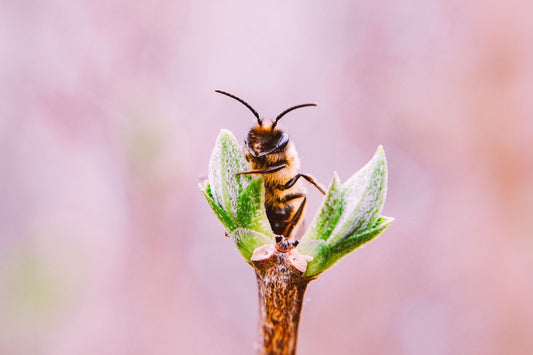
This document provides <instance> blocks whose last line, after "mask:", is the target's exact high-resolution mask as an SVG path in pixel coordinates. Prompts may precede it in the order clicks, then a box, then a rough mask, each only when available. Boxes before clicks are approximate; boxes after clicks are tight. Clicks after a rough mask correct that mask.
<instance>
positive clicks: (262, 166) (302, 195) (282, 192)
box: [215, 90, 325, 245]
mask: <svg viewBox="0 0 533 355" xmlns="http://www.w3.org/2000/svg"><path fill="white" fill-rule="evenodd" d="M215 92H218V93H220V94H223V95H226V96H229V97H231V98H232V99H235V100H237V101H239V102H240V103H242V104H243V105H244V106H246V107H247V108H248V109H249V110H250V111H252V113H253V114H254V116H255V118H256V119H257V125H256V126H254V127H252V128H251V129H250V131H249V132H248V135H247V137H246V139H245V141H244V147H243V152H244V154H245V156H246V160H248V162H249V163H250V166H251V168H252V170H250V171H243V172H241V173H238V174H237V175H244V174H254V175H263V177H264V181H265V210H266V214H267V217H268V220H269V222H270V226H271V227H272V231H273V232H274V233H275V234H277V235H281V236H283V237H284V238H285V239H287V240H288V239H290V238H291V235H292V233H293V231H294V230H295V228H296V226H297V225H298V222H300V220H301V218H302V215H303V212H304V209H305V204H306V201H307V197H306V189H305V187H304V186H302V185H301V184H297V182H298V180H299V179H300V178H304V179H305V180H306V181H307V182H309V183H310V184H312V185H313V186H314V187H316V188H317V189H318V190H319V191H320V192H321V193H322V194H325V190H324V187H323V186H322V185H321V184H320V183H318V182H317V181H316V180H315V179H314V178H313V177H312V176H310V175H305V174H300V173H299V172H298V171H299V168H300V160H299V159H298V154H297V153H296V150H295V148H294V144H292V142H291V141H290V140H289V135H288V134H287V133H284V132H283V131H281V130H280V129H278V128H276V126H277V124H278V122H279V120H280V119H281V118H282V117H283V116H285V115H286V114H287V113H289V112H291V111H292V110H296V109H298V108H302V107H307V106H316V104H302V105H297V106H293V107H290V108H288V109H286V110H285V111H283V112H282V113H280V114H279V115H278V116H277V117H276V118H275V119H274V120H272V121H264V120H263V119H261V118H259V114H258V113H257V112H256V111H255V110H254V109H253V107H252V106H250V105H249V104H248V103H246V102H245V101H244V100H242V99H241V98H239V97H237V96H235V95H232V94H230V93H227V92H224V91H220V90H215ZM294 245H296V244H294Z"/></svg>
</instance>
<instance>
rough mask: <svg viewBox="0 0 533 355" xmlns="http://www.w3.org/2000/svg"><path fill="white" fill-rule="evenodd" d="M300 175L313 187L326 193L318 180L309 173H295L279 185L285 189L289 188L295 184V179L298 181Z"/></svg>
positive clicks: (323, 193)
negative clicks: (283, 183)
mask: <svg viewBox="0 0 533 355" xmlns="http://www.w3.org/2000/svg"><path fill="white" fill-rule="evenodd" d="M301 177H303V178H304V179H305V180H307V181H308V182H309V183H311V184H312V185H313V186H314V187H316V188H317V189H318V191H320V192H322V195H325V194H326V190H325V189H324V187H323V186H322V185H321V184H320V183H319V182H318V181H316V180H315V178H314V177H312V176H310V175H304V174H296V176H295V177H293V178H292V179H290V180H289V181H287V183H285V185H281V189H282V190H286V189H289V188H291V187H292V186H293V185H294V184H296V181H298V179H299V178H301Z"/></svg>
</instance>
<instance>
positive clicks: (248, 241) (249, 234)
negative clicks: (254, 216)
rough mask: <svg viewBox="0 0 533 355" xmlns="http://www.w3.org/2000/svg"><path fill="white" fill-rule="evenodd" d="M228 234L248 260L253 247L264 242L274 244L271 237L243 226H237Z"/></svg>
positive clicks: (264, 243)
mask: <svg viewBox="0 0 533 355" xmlns="http://www.w3.org/2000/svg"><path fill="white" fill-rule="evenodd" d="M230 236H231V239H232V240H233V242H234V243H235V245H236V246H237V249H239V252H240V253H241V255H242V256H243V257H244V258H245V259H246V260H248V261H250V258H251V257H252V254H253V253H254V250H255V249H257V248H259V247H261V246H263V245H266V244H272V245H273V244H274V240H272V238H270V237H267V236H266V235H264V234H262V233H258V232H256V231H253V230H250V229H245V228H237V229H236V230H234V231H233V232H232V233H231V234H230Z"/></svg>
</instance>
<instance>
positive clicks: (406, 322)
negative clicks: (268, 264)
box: [0, 0, 533, 355]
mask: <svg viewBox="0 0 533 355" xmlns="http://www.w3.org/2000/svg"><path fill="white" fill-rule="evenodd" d="M532 12H533V5H532V3H531V2H530V1H527V0H524V1H511V2H509V1H503V0H488V1H484V2H477V1H472V0H467V1H459V0H440V1H439V0H430V1H426V0H414V1H408V2H405V1H392V0H377V1H368V0H366V1H348V0H346V1H268V2H251V1H244V0H242V1H220V2H214V1H211V2H208V1H123V0H114V1H88V0H87V1H76V2H72V1H60V0H48V1H31V2H29V1H9V0H7V1H2V2H1V3H0V198H1V202H0V354H2V355H15V354H17V355H18V354H24V355H26V354H28V355H29V354H32V355H33V354H46V355H48V354H50V355H62V354H80V355H84V354H87V355H88V354H101V355H107V354H110V355H115V354H128V355H129V354H133V355H135V354H139V355H141V354H157V355H159V354H163V355H165V354H250V353H253V350H254V341H255V339H256V330H257V329H256V326H257V295H256V285H255V277H254V274H253V271H252V269H251V268H250V267H249V266H248V265H247V264H246V263H245V262H244V261H243V259H242V258H241V257H240V255H239V254H238V252H237V251H236V249H235V247H234V246H233V245H232V243H231V241H230V240H228V239H226V238H224V234H223V229H222V227H221V225H220V224H219V223H218V221H217V220H216V219H215V216H214V215H213V213H212V212H211V211H210V210H209V208H208V206H207V203H206V202H205V201H204V200H203V197H202V196H201V194H200V192H199V191H198V188H197V183H198V181H199V178H200V177H202V176H205V175H206V174H207V162H208V160H209V156H210V152H211V149H212V147H213V145H214V141H215V138H216V136H217V134H218V131H219V130H220V129H221V128H228V129H231V130H232V131H233V132H234V134H235V135H236V136H237V137H239V140H242V139H243V138H244V135H245V134H246V132H247V130H248V129H249V127H250V126H251V125H252V124H253V123H254V119H253V116H252V115H251V113H250V112H249V111H247V110H246V108H245V107H244V106H241V105H239V104H238V103H237V102H234V101H233V100H231V99H229V98H227V97H224V96H221V95H218V94H215V93H214V92H213V90H214V89H222V90H227V91H230V92H232V93H234V94H236V95H238V96H241V97H242V98H244V99H245V100H247V101H248V102H249V103H250V104H252V105H253V106H254V107H255V108H256V110H258V111H259V112H260V113H261V114H262V115H263V116H264V117H267V118H269V117H275V115H277V114H278V113H280V112H281V111H282V110H284V109H285V108H287V107H289V106H292V105H296V104H300V103H305V102H310V101H311V102H317V103H318V104H319V106H318V107H317V108H306V109H302V110H298V111H294V112H293V113H291V114H290V116H287V117H286V118H284V119H283V121H282V127H283V128H284V129H286V131H287V132H289V133H290V134H291V138H292V140H293V141H294V142H295V144H296V146H297V148H298V151H299V154H300V158H301V160H302V167H303V168H302V170H303V171H304V172H306V173H310V174H313V175H314V176H315V177H317V178H318V179H319V180H320V181H322V182H323V183H324V184H328V183H329V181H330V179H331V177H332V174H333V171H338V172H339V175H340V177H341V179H342V180H346V179H347V178H348V177H349V176H350V175H351V174H352V173H354V172H355V171H357V170H358V169H359V168H360V167H361V166H362V165H363V164H364V163H365V162H366V161H367V160H368V159H369V158H370V157H371V156H372V154H373V153H374V151H375V149H376V147H377V146H378V145H379V144H383V145H384V147H385V150H386V153H387V158H388V163H389V191H388V199H387V202H386V204H385V209H384V212H383V213H384V214H385V215H388V216H394V217H395V218H396V221H395V222H394V223H393V224H392V226H391V227H390V228H389V229H388V230H387V231H386V232H385V233H384V234H383V235H382V236H381V237H380V238H378V239H377V240H375V241H373V242H372V243H370V244H368V245H367V246H365V247H364V248H362V249H359V250H357V251H356V252H354V253H353V254H351V255H349V256H348V257H346V258H345V259H343V260H342V261H341V262H339V263H338V265H336V266H335V267H334V268H332V269H331V270H328V271H327V272H326V273H324V274H323V275H322V276H321V277H320V279H319V280H317V281H314V282H313V283H311V285H310V286H309V289H308V292H307V298H306V302H305V305H304V309H303V314H302V320H301V329H300V338H299V353H300V354H311V355H313V354H355V353H357V354H415V355H417V354H420V355H422V354H424V355H427V354H437V355H440V354H487V355H491V354H531V353H533V302H532V299H533V272H532V271H533V235H532V234H533V233H532V232H531V221H532V220H533V118H532V117H533V100H532V93H533V65H532V63H533V21H531V19H530V17H531V16H530V15H531V13H532ZM320 198H321V196H319V195H318V194H317V193H316V192H315V191H313V190H312V189H310V199H311V202H310V204H309V208H308V211H307V220H308V221H309V219H310V218H311V217H312V214H313V213H314V212H315V210H316V208H317V207H318V205H319V203H320Z"/></svg>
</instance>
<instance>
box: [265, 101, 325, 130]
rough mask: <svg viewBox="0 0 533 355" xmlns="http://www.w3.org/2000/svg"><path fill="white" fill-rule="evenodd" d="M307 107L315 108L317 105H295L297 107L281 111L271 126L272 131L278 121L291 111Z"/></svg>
mask: <svg viewBox="0 0 533 355" xmlns="http://www.w3.org/2000/svg"><path fill="white" fill-rule="evenodd" d="M307 106H317V104H302V105H297V106H293V107H290V108H288V109H286V110H285V111H283V112H282V113H280V114H279V115H278V117H276V120H275V121H274V124H273V125H272V129H274V128H275V127H276V125H277V124H278V121H279V120H280V119H281V118H282V117H283V116H285V115H286V114H287V113H289V112H291V111H292V110H296V109H297V108H301V107H307Z"/></svg>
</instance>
